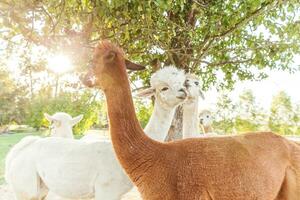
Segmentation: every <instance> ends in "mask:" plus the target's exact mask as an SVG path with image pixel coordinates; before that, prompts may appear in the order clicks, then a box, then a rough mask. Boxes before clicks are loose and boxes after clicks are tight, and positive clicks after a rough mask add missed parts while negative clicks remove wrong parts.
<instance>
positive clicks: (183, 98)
mask: <svg viewBox="0 0 300 200" xmlns="http://www.w3.org/2000/svg"><path fill="white" fill-rule="evenodd" d="M185 98H186V96H179V97H177V99H181V100H185Z"/></svg>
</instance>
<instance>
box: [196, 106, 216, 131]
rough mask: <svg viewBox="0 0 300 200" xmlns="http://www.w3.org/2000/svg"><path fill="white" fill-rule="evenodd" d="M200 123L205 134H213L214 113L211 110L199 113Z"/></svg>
mask: <svg viewBox="0 0 300 200" xmlns="http://www.w3.org/2000/svg"><path fill="white" fill-rule="evenodd" d="M199 121H200V126H201V129H202V133H203V134H208V133H213V128H212V121H213V118H212V113H211V112H210V111H209V110H202V111H201V112H200V113H199Z"/></svg>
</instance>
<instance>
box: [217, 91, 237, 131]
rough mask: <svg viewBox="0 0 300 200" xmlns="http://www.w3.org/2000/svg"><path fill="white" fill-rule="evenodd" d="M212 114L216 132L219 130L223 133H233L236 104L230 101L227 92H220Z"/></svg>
mask: <svg viewBox="0 0 300 200" xmlns="http://www.w3.org/2000/svg"><path fill="white" fill-rule="evenodd" d="M214 115H215V121H214V123H213V127H214V128H215V129H216V131H217V132H221V133H223V134H233V133H235V132H236V130H235V118H236V115H237V112H236V105H235V103H233V102H232V100H231V99H230V97H229V95H228V93H227V94H226V93H222V94H221V95H220V96H219V97H218V102H217V107H216V111H215V113H214Z"/></svg>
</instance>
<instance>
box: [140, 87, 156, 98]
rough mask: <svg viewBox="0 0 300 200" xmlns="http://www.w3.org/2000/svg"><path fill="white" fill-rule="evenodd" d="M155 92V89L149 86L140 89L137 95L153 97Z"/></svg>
mask: <svg viewBox="0 0 300 200" xmlns="http://www.w3.org/2000/svg"><path fill="white" fill-rule="evenodd" d="M154 94H155V89H154V88H147V89H144V90H141V91H138V92H137V94H136V96H137V97H143V98H147V97H151V96H153V95H154Z"/></svg>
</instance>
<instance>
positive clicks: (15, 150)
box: [5, 136, 40, 183]
mask: <svg viewBox="0 0 300 200" xmlns="http://www.w3.org/2000/svg"><path fill="white" fill-rule="evenodd" d="M39 138H40V137H39V136H27V137H24V138H23V139H22V140H21V141H20V142H18V143H17V144H15V145H14V146H13V147H12V148H11V150H10V151H9V152H8V154H7V156H6V158H5V180H6V182H7V183H9V179H10V178H9V168H10V166H11V163H12V162H13V160H14V158H16V157H17V156H18V154H19V153H20V152H22V151H23V150H24V149H25V148H27V147H28V146H30V145H31V144H32V143H34V142H36V141H37V140H38V139H39Z"/></svg>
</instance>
